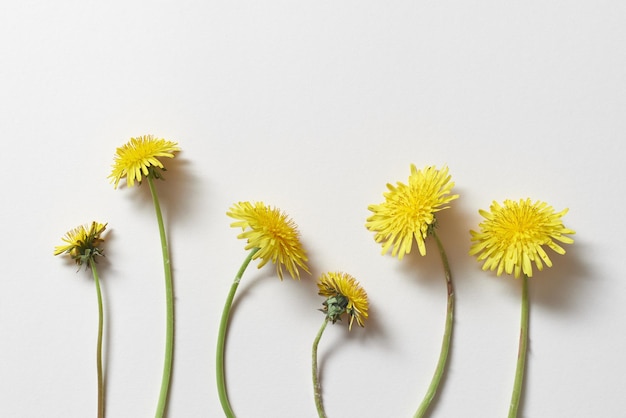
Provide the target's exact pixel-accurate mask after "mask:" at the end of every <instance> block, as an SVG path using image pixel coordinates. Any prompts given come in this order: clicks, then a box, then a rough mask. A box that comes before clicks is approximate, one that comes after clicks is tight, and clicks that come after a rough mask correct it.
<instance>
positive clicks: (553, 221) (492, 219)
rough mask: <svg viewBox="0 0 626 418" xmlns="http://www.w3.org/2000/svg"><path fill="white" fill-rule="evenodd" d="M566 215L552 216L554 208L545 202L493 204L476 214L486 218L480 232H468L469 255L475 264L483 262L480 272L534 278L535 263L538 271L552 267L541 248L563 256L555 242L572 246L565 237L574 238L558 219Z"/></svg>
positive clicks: (527, 200)
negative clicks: (474, 259) (488, 209)
mask: <svg viewBox="0 0 626 418" xmlns="http://www.w3.org/2000/svg"><path fill="white" fill-rule="evenodd" d="M567 212H568V209H564V210H562V211H561V212H558V213H555V212H554V208H553V207H552V206H549V205H548V204H547V203H545V202H541V201H536V202H534V203H533V202H532V201H531V200H530V199H526V200H524V199H520V200H519V201H518V202H516V201H513V200H508V199H507V200H505V201H504V203H503V204H502V205H500V204H499V203H497V202H495V201H494V202H493V204H492V205H491V207H490V211H489V212H487V211H485V210H482V209H481V210H479V213H480V214H481V215H482V216H483V217H484V218H485V221H483V222H481V223H480V224H479V225H478V226H479V227H480V231H479V232H476V231H470V234H471V235H472V241H473V242H474V243H473V244H472V246H471V249H470V252H469V253H470V255H475V256H477V259H478V261H482V260H485V262H484V264H483V267H482V269H483V270H487V269H489V270H491V271H493V270H495V269H496V268H497V275H498V276H500V275H501V274H502V273H503V272H506V273H507V274H514V275H515V278H518V277H520V274H521V273H524V274H525V275H526V276H528V277H532V275H533V266H532V263H533V262H534V263H535V265H536V266H537V269H538V270H540V271H541V270H543V265H544V263H545V265H546V266H548V267H552V261H551V260H550V258H549V257H548V254H546V252H545V251H544V249H543V246H544V245H547V246H548V247H550V248H552V250H554V251H555V252H556V253H557V254H565V249H564V248H563V247H561V246H560V245H559V244H557V243H556V242H555V241H558V242H561V243H563V244H572V243H573V242H574V240H573V239H572V238H570V237H568V236H566V235H565V234H574V233H575V232H574V231H573V230H571V229H568V228H566V227H565V226H564V225H563V222H562V221H561V218H562V217H563V216H564V215H565V214H566V213H567Z"/></svg>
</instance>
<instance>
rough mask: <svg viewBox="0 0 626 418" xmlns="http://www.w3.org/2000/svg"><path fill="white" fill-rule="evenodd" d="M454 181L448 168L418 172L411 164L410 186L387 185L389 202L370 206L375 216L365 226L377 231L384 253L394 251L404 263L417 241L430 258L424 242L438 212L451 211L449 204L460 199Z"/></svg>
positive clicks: (432, 167)
mask: <svg viewBox="0 0 626 418" xmlns="http://www.w3.org/2000/svg"><path fill="white" fill-rule="evenodd" d="M450 179H451V176H450V175H449V174H448V167H447V166H443V167H442V168H441V169H437V168H436V167H434V166H429V167H426V168H424V169H422V170H418V169H417V168H416V167H415V165H414V164H411V175H410V176H409V184H408V185H407V184H404V183H401V182H398V183H397V186H393V185H391V184H387V188H388V189H389V191H388V192H386V193H384V194H383V196H384V197H385V201H384V202H383V203H381V204H378V205H370V206H368V209H369V210H370V211H371V212H373V214H372V215H371V216H370V217H369V218H367V222H366V223H365V226H366V227H367V229H369V230H370V231H372V232H376V234H375V235H374V240H375V241H376V242H378V243H380V242H382V243H383V250H382V254H385V253H387V251H389V248H392V251H391V255H392V256H394V257H395V256H396V255H397V256H398V259H400V260H401V259H402V258H403V257H404V255H405V254H409V253H410V252H411V247H412V244H413V238H415V241H416V242H417V247H418V249H419V252H420V254H421V255H426V245H425V244H424V240H425V239H426V237H427V236H428V235H429V233H430V232H431V231H432V228H434V226H435V221H436V220H435V213H436V212H438V211H440V210H443V209H446V208H448V207H449V206H446V204H448V203H449V202H451V201H452V200H454V199H457V198H458V197H459V195H457V194H454V195H453V194H450V192H451V190H452V188H453V187H454V182H452V181H450Z"/></svg>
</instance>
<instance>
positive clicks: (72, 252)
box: [54, 222, 107, 265]
mask: <svg viewBox="0 0 626 418" xmlns="http://www.w3.org/2000/svg"><path fill="white" fill-rule="evenodd" d="M106 227H107V224H101V223H98V222H92V223H91V225H81V226H78V227H76V228H74V229H72V230H70V231H68V232H67V233H66V234H65V236H64V237H63V238H62V240H63V242H65V244H63V245H58V246H56V247H54V255H59V254H63V253H67V254H69V256H70V257H72V259H73V260H74V261H75V262H76V264H78V265H82V264H83V263H87V265H89V263H90V262H91V261H93V260H94V257H95V256H97V255H102V250H101V249H100V247H99V246H100V244H102V242H103V241H104V240H103V239H102V238H101V237H100V235H102V233H103V232H104V230H105V229H106Z"/></svg>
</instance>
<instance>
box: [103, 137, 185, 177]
mask: <svg viewBox="0 0 626 418" xmlns="http://www.w3.org/2000/svg"><path fill="white" fill-rule="evenodd" d="M177 151H180V148H178V143H176V142H172V141H167V140H165V139H158V138H155V137H153V136H152V135H144V136H140V137H138V138H131V139H130V141H128V143H126V144H125V145H123V146H121V147H120V148H118V149H117V150H116V153H115V161H114V163H113V170H112V172H111V174H110V175H109V178H110V179H111V183H114V187H115V188H116V189H117V186H118V184H119V182H120V180H121V179H122V177H126V184H127V186H128V187H132V186H133V185H134V184H135V181H138V182H139V183H141V180H142V176H146V177H147V176H148V175H149V174H150V173H152V175H153V176H154V177H155V178H161V173H160V171H159V170H163V171H165V167H163V163H161V161H160V160H159V158H161V157H167V158H174V152H177Z"/></svg>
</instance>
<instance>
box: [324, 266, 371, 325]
mask: <svg viewBox="0 0 626 418" xmlns="http://www.w3.org/2000/svg"><path fill="white" fill-rule="evenodd" d="M317 287H318V288H319V295H320V296H324V297H326V298H327V299H326V301H325V302H324V312H326V314H327V316H328V318H329V320H330V321H331V322H332V323H333V324H334V323H335V322H336V321H337V320H339V319H340V316H341V315H342V314H343V313H344V312H345V313H347V314H348V316H349V317H350V325H349V329H352V323H353V322H354V320H355V319H356V322H357V324H359V326H361V327H363V326H365V320H366V319H367V316H368V313H367V310H368V303H367V293H365V290H364V289H363V288H362V287H361V286H360V285H359V282H357V281H356V280H355V278H354V277H352V276H350V275H349V274H346V273H326V274H323V275H322V277H320V279H319V282H318V283H317Z"/></svg>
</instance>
